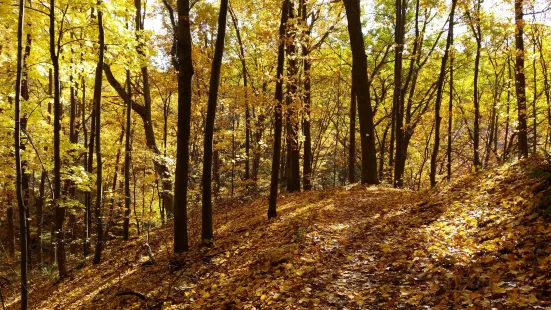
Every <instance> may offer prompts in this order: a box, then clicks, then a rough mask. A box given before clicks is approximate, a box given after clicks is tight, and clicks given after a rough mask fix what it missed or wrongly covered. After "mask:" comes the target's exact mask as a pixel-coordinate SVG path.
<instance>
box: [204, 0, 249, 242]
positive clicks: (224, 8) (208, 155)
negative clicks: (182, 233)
mask: <svg viewBox="0 0 551 310" xmlns="http://www.w3.org/2000/svg"><path fill="white" fill-rule="evenodd" d="M227 14H228V0H221V1H220V13H219V15H218V34H217V36H216V44H215V47H214V57H213V59H212V70H211V75H210V87H209V99H208V105H207V119H206V122H205V140H204V152H203V154H204V155H203V156H204V157H203V180H202V181H203V182H202V183H203V191H202V205H203V206H202V209H201V210H202V213H201V214H202V220H203V222H202V226H201V227H202V229H201V237H202V239H203V242H204V243H207V244H210V243H211V242H212V239H213V232H212V149H213V140H214V121H215V117H216V103H217V102H218V88H219V86H220V68H221V67H222V58H223V56H224V40H225V38H226V18H227ZM244 76H245V74H244ZM247 111H248V108H247ZM247 138H248V135H247ZM247 152H248V150H247ZM247 156H248V154H247ZM246 166H247V172H246V174H247V175H246V178H248V167H249V159H248V157H247V165H246Z"/></svg>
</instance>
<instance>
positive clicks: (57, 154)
mask: <svg viewBox="0 0 551 310" xmlns="http://www.w3.org/2000/svg"><path fill="white" fill-rule="evenodd" d="M49 34H50V57H51V59H52V66H53V68H54V74H53V84H54V100H53V101H54V203H55V214H56V216H55V228H56V240H57V253H56V257H57V267H58V270H59V278H60V279H63V278H65V276H66V275H67V265H66V257H65V240H64V232H63V223H64V222H65V207H63V206H61V205H60V204H61V149H60V146H61V136H60V135H61V113H62V112H63V111H62V106H61V83H60V76H59V75H60V73H59V53H60V52H61V47H60V46H59V45H58V43H56V37H55V0H50V25H49ZM59 35H61V34H59ZM59 41H60V40H59V38H58V41H57V42H59Z"/></svg>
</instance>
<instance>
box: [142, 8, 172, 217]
mask: <svg viewBox="0 0 551 310" xmlns="http://www.w3.org/2000/svg"><path fill="white" fill-rule="evenodd" d="M134 4H135V7H136V32H137V34H136V37H137V38H138V39H140V36H141V31H143V30H144V29H143V22H144V21H143V20H142V1H141V0H134ZM137 52H138V54H139V55H140V56H141V57H142V58H144V60H145V57H146V56H145V52H144V45H143V44H138V46H137ZM141 73H142V80H143V95H144V107H145V109H144V110H143V112H144V113H143V114H142V115H140V116H142V118H143V121H144V128H145V129H146V140H147V145H148V147H149V148H150V149H151V150H152V151H153V152H154V153H155V154H156V155H161V151H160V150H159V148H158V147H157V142H156V141H155V133H154V130H153V121H152V118H151V109H152V100H151V90H150V85H149V72H148V67H147V65H144V66H143V67H141ZM154 165H155V170H157V174H158V175H159V176H160V177H161V180H162V185H163V200H164V202H163V203H164V205H165V208H166V210H167V211H168V212H169V213H174V212H173V209H174V197H173V196H172V180H171V177H170V170H169V169H168V167H167V165H166V163H165V162H163V161H159V160H155V161H154Z"/></svg>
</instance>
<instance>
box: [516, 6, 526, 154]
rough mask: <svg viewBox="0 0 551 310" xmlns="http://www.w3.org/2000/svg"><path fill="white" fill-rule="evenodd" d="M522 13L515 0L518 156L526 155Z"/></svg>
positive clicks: (521, 7) (521, 8)
mask: <svg viewBox="0 0 551 310" xmlns="http://www.w3.org/2000/svg"><path fill="white" fill-rule="evenodd" d="M523 17H524V13H523V0H515V48H516V62H515V90H516V93H517V111H518V123H519V124H518V144H519V147H518V150H519V157H528V125H527V122H526V114H527V111H526V78H525V76H524V38H523V33H524V19H523Z"/></svg>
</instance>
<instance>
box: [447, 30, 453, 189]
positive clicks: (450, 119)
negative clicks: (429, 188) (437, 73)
mask: <svg viewBox="0 0 551 310" xmlns="http://www.w3.org/2000/svg"><path fill="white" fill-rule="evenodd" d="M451 40H452V42H451V50H450V94H449V95H450V98H449V102H448V148H447V151H446V155H447V157H448V162H447V166H446V168H447V170H448V175H447V178H448V181H451V179H452V128H453V57H454V53H455V52H454V50H453V36H452V38H451Z"/></svg>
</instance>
